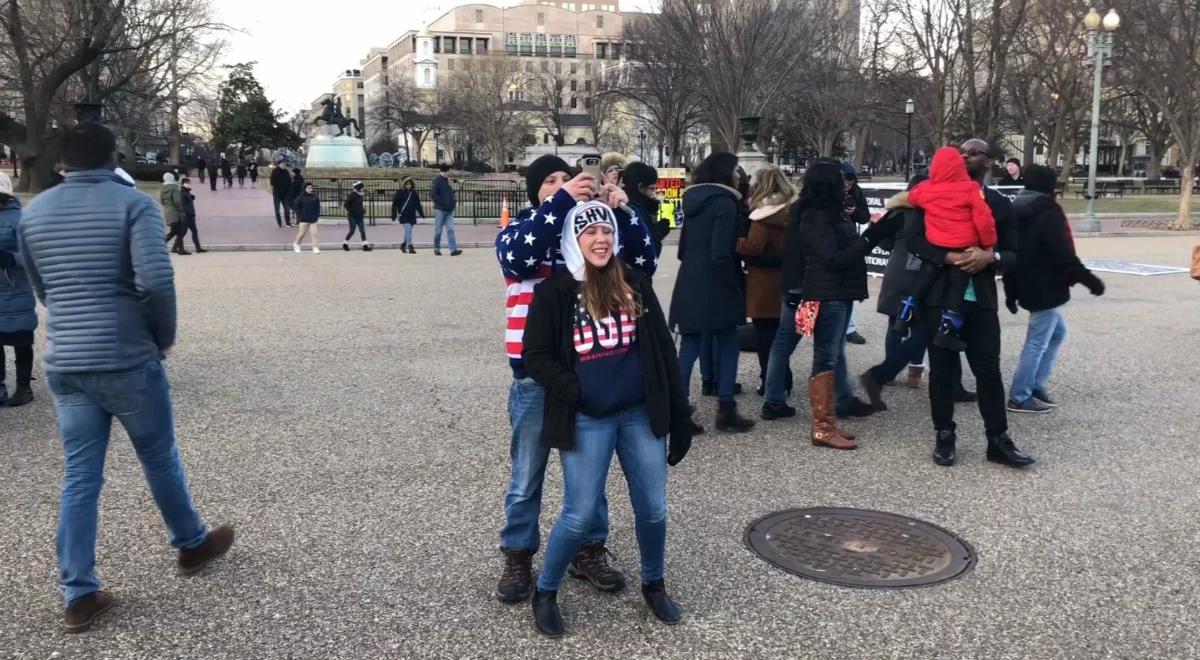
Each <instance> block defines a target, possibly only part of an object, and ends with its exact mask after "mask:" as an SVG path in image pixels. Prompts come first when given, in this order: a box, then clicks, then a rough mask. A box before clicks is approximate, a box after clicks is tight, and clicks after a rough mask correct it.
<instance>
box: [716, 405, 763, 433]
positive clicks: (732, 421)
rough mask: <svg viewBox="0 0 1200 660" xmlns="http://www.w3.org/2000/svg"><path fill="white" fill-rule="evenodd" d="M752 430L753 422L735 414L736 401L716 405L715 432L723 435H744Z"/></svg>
mask: <svg viewBox="0 0 1200 660" xmlns="http://www.w3.org/2000/svg"><path fill="white" fill-rule="evenodd" d="M753 428H754V420H750V419H746V418H745V417H742V416H741V415H739V414H738V412H737V402H736V401H720V402H718V403H717V430H718V431H724V432H725V433H745V432H747V431H749V430H751V429H753Z"/></svg>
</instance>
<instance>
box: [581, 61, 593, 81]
mask: <svg viewBox="0 0 1200 660" xmlns="http://www.w3.org/2000/svg"><path fill="white" fill-rule="evenodd" d="M583 74H584V75H585V76H587V77H588V78H591V77H592V63H591V62H585V63H584V65H583Z"/></svg>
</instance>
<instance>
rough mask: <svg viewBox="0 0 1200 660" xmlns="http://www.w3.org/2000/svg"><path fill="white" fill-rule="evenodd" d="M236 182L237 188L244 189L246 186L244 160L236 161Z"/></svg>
mask: <svg viewBox="0 0 1200 660" xmlns="http://www.w3.org/2000/svg"><path fill="white" fill-rule="evenodd" d="M237 181H238V187H239V188H244V187H245V186H246V161H244V160H239V161H238V164H237Z"/></svg>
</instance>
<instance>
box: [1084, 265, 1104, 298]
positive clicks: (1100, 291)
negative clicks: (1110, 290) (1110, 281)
mask: <svg viewBox="0 0 1200 660" xmlns="http://www.w3.org/2000/svg"><path fill="white" fill-rule="evenodd" d="M1079 281H1080V282H1081V283H1082V284H1083V285H1084V286H1086V287H1087V288H1088V291H1091V292H1092V295H1093V296H1102V295H1104V282H1103V281H1102V280H1101V279H1100V278H1099V277H1096V275H1095V273H1093V272H1091V271H1088V272H1087V274H1086V275H1084V276H1082V277H1080V278H1079Z"/></svg>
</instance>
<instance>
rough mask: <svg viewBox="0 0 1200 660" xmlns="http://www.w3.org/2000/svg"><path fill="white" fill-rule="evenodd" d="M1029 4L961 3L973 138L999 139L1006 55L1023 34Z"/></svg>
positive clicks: (1025, 0)
mask: <svg viewBox="0 0 1200 660" xmlns="http://www.w3.org/2000/svg"><path fill="white" fill-rule="evenodd" d="M1029 4H1030V0H966V1H965V2H964V3H963V10H964V11H965V14H964V16H963V35H962V66H963V73H964V82H965V86H966V90H967V103H966V111H967V113H968V117H969V122H968V124H969V126H970V130H971V135H972V136H974V137H982V138H985V139H989V140H992V139H995V138H996V137H998V136H999V131H1000V114H1001V108H1002V106H1003V103H1004V98H1003V97H1004V92H1005V87H1004V82H1005V77H1006V76H1007V74H1008V70H1009V64H1010V57H1009V55H1010V53H1011V52H1012V50H1013V47H1014V43H1015V42H1016V40H1017V39H1018V38H1019V35H1020V34H1021V33H1022V31H1023V30H1024V25H1025V22H1026V18H1027V16H1028V13H1029V12H1028V9H1029ZM984 16H986V18H985V17H984Z"/></svg>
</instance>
